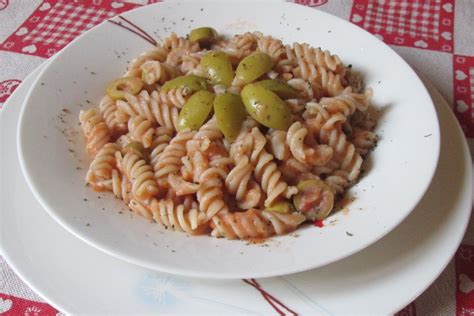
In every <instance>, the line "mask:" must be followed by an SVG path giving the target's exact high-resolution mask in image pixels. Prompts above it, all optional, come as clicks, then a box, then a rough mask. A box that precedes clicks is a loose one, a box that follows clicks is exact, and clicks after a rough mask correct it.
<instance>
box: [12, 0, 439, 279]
mask: <svg viewBox="0 0 474 316" xmlns="http://www.w3.org/2000/svg"><path fill="white" fill-rule="evenodd" d="M203 1H204V3H212V2H213V1H210V0H203ZM229 2H231V3H237V4H240V2H239V1H236V0H231V1H229ZM261 2H262V3H263V2H264V1H261ZM180 3H181V4H186V1H176V2H173V3H169V2H160V3H155V4H153V5H154V6H160V5H163V6H164V5H170V4H173V5H179V4H180ZM278 4H280V5H283V6H285V5H286V6H292V7H293V6H294V7H299V8H301V10H313V9H311V8H308V7H305V6H301V5H298V4H295V3H289V2H279V3H278ZM153 5H152V6H153ZM147 8H149V6H147ZM141 10H145V7H138V8H136V9H133V10H130V11H128V12H126V13H123V14H121V15H123V16H127V15H128V14H131V13H133V12H135V11H141ZM312 12H315V14H321V15H323V16H327V17H330V18H331V19H336V20H339V21H340V22H342V23H344V24H347V25H350V26H351V27H353V28H357V29H358V30H359V31H363V32H365V33H366V35H369V36H370V37H373V38H375V37H374V36H373V35H372V34H371V33H369V32H367V31H366V30H364V29H361V28H358V27H357V26H355V25H353V24H352V23H350V22H349V21H346V20H344V19H342V18H339V17H337V16H334V15H332V14H329V13H326V12H323V11H320V10H313V11H312ZM104 24H106V22H105V21H104V22H103V23H101V24H99V25H97V26H96V27H94V28H92V29H90V30H89V31H87V32H85V33H83V34H81V35H80V36H78V37H77V38H76V39H75V40H73V41H72V42H70V43H69V44H68V45H67V46H66V47H65V48H64V49H63V50H62V51H60V52H59V53H58V54H56V55H55V56H54V57H53V58H52V59H51V61H50V62H49V63H48V64H47V65H45V67H44V69H43V70H42V71H41V73H40V74H39V75H38V77H37V78H36V80H35V81H34V83H33V85H32V87H31V89H30V90H29V92H28V93H27V95H26V98H25V102H24V103H25V106H23V107H22V108H21V112H20V118H19V123H18V128H17V153H18V156H19V161H20V166H21V170H22V173H23V175H24V177H25V178H26V182H27V184H28V186H29V188H30V190H31V191H32V192H33V195H34V196H35V198H36V199H37V200H38V201H39V203H40V204H41V206H42V207H43V208H44V209H45V210H46V211H47V213H48V214H49V215H50V216H51V217H53V218H54V219H55V220H56V221H57V222H58V223H59V224H60V225H61V226H62V227H64V228H65V229H66V230H67V231H69V232H70V233H71V234H73V235H74V236H76V237H77V238H80V239H81V240H83V241H84V242H86V243H88V244H89V245H91V246H93V247H95V248H96V249H99V250H100V251H103V252H105V253H107V254H109V255H112V256H114V257H116V258H119V259H121V260H124V261H127V262H130V263H133V264H135V265H139V266H142V267H145V268H148V269H152V270H157V271H162V272H166V273H171V274H176V275H182V276H187V277H195V278H213V279H240V278H267V277H274V276H281V275H287V274H293V273H299V272H304V271H308V270H311V269H314V268H319V267H323V266H326V265H328V264H331V263H334V262H337V261H340V260H342V259H345V258H347V257H350V256H352V255H353V254H356V253H358V252H360V251H362V250H363V249H365V248H367V247H369V246H371V245H373V244H374V243H376V242H377V241H379V240H380V239H381V238H383V237H384V236H386V235H387V234H388V233H390V232H391V231H392V230H394V229H395V228H396V227H397V226H398V225H400V224H401V223H402V222H403V221H404V220H405V219H406V218H407V217H408V216H409V215H410V214H411V213H412V211H413V210H414V209H415V208H416V206H417V205H418V204H419V202H420V201H421V199H422V198H423V196H424V195H425V193H426V191H427V189H428V188H429V186H430V184H431V182H432V180H433V177H434V175H435V172H436V169H437V166H438V162H439V157H440V149H441V139H440V134H441V132H440V123H439V118H438V114H437V112H436V109H435V106H434V103H433V100H432V98H431V95H430V94H429V92H428V90H427V89H426V87H425V85H424V83H423V82H422V80H421V79H420V77H419V76H418V75H417V73H416V72H415V71H414V69H413V68H412V67H411V66H410V65H409V64H408V63H407V62H406V61H405V60H404V59H403V58H402V57H401V56H400V55H399V54H398V53H397V52H396V51H395V50H394V49H393V48H392V47H390V46H389V45H387V44H385V43H383V42H382V41H378V42H374V43H376V44H378V45H382V46H383V47H385V48H388V49H389V50H390V51H391V52H392V53H393V57H394V58H396V59H398V60H399V61H400V62H401V63H402V64H403V65H405V66H407V69H408V70H409V71H410V72H411V73H412V75H413V79H414V80H415V81H416V82H418V83H419V84H420V86H421V87H422V88H423V91H422V93H423V94H424V95H425V97H427V98H428V99H427V100H429V101H430V107H429V109H430V111H431V112H432V114H434V118H435V119H436V122H433V128H434V129H435V130H433V136H434V137H435V138H436V139H435V140H436V142H435V144H434V146H435V148H434V152H435V153H436V159H434V160H433V164H432V165H431V166H430V167H431V169H430V170H429V172H428V173H429V176H428V177H427V178H426V182H425V183H424V185H423V186H420V188H421V189H420V191H419V194H418V196H417V197H416V198H414V199H413V200H412V203H411V205H412V206H411V207H409V208H407V209H408V211H407V212H406V213H405V214H404V215H403V216H401V217H399V218H398V220H397V221H393V222H391V223H390V225H387V226H388V228H387V229H385V230H383V231H382V230H381V232H378V233H377V234H376V235H377V236H376V237H374V238H372V239H371V240H370V242H365V243H362V244H361V245H359V246H357V247H353V248H352V249H351V250H350V251H346V252H344V253H342V254H339V255H337V256H333V257H332V258H330V259H328V260H325V261H324V262H322V263H318V264H312V265H310V264H308V265H304V266H303V265H300V266H299V267H298V268H292V269H289V268H287V269H283V268H280V270H275V269H273V270H270V271H269V272H260V273H258V274H255V273H247V274H244V273H240V274H238V275H235V274H233V273H230V272H208V271H204V272H202V271H196V270H191V269H189V268H182V267H179V268H177V267H174V266H171V265H169V264H166V263H162V262H157V261H152V260H150V259H149V258H143V257H142V256H134V255H131V254H129V253H127V252H126V251H125V250H121V249H117V248H113V247H112V246H111V245H110V244H108V243H105V242H103V241H97V240H96V239H95V238H94V237H90V236H89V235H87V234H84V233H83V232H81V230H79V229H78V228H77V227H76V225H74V224H72V223H70V222H68V221H67V220H66V219H64V218H63V217H62V216H61V215H60V212H57V211H55V208H54V207H52V206H51V205H50V202H49V201H48V199H46V198H44V197H43V195H42V194H41V193H40V191H39V189H38V184H37V181H36V180H35V179H34V177H32V176H31V172H30V171H31V169H30V168H31V166H29V164H28V163H27V162H26V160H27V158H25V156H27V155H25V154H24V150H25V148H24V146H22V139H23V138H24V132H25V130H24V129H23V128H22V126H23V125H24V124H22V122H23V119H24V116H25V113H26V112H27V108H28V104H32V103H34V102H31V101H30V99H31V98H32V94H33V90H34V88H35V87H36V86H37V83H38V82H39V81H40V80H41V77H42V75H43V74H44V73H45V72H46V71H47V70H48V68H49V67H50V65H52V64H53V62H54V60H55V59H56V58H58V57H59V56H61V55H62V54H64V52H65V51H67V50H68V48H69V46H70V45H74V44H75V43H76V42H77V41H78V40H79V39H81V38H82V37H85V36H87V35H88V34H89V33H90V32H95V31H97V29H98V28H99V27H100V26H103V25H104ZM374 45H375V44H374ZM374 235H375V234H374ZM281 270H284V271H281Z"/></svg>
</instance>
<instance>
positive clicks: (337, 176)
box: [324, 170, 350, 194]
mask: <svg viewBox="0 0 474 316" xmlns="http://www.w3.org/2000/svg"><path fill="white" fill-rule="evenodd" d="M348 178H349V176H348V174H347V172H346V171H344V170H336V171H333V172H332V173H331V174H330V175H328V176H327V177H326V179H324V181H325V182H326V183H327V184H328V185H329V186H330V187H331V188H332V189H333V190H334V192H336V193H337V194H341V193H343V192H344V189H345V188H347V187H348V186H349V184H350V183H349V181H348Z"/></svg>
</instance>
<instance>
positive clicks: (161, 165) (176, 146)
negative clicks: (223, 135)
mask: <svg viewBox="0 0 474 316" xmlns="http://www.w3.org/2000/svg"><path fill="white" fill-rule="evenodd" d="M194 134H196V132H195V131H191V130H190V129H184V130H181V131H179V132H178V134H176V136H175V137H174V138H173V139H172V140H171V141H170V143H169V145H168V146H166V148H165V149H164V150H163V152H162V153H161V154H160V157H159V158H158V161H157V162H156V164H155V178H156V179H157V180H158V183H159V184H160V186H165V187H167V186H168V184H167V182H168V175H169V174H171V173H177V172H179V170H180V168H181V165H182V161H181V158H183V157H184V156H185V155H186V152H187V150H186V143H187V142H188V141H189V140H190V139H192V138H193V137H194Z"/></svg>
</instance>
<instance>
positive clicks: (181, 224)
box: [149, 199, 205, 235]
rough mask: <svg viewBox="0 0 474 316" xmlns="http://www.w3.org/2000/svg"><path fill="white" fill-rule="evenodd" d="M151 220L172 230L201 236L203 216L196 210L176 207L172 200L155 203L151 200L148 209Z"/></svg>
mask: <svg viewBox="0 0 474 316" xmlns="http://www.w3.org/2000/svg"><path fill="white" fill-rule="evenodd" d="M149 209H150V211H151V214H152V218H153V219H154V220H155V221H156V222H157V223H160V224H162V225H163V226H165V227H166V228H171V229H173V230H177V231H181V232H186V233H188V234H190V235H197V234H202V233H203V232H204V229H205V227H204V226H203V225H202V224H203V223H204V220H205V214H204V213H203V212H200V211H198V210H197V209H194V208H193V209H190V210H187V209H186V208H185V206H183V205H176V204H175V203H173V201H172V200H161V201H157V200H156V199H153V200H152V202H151V203H150V207H149Z"/></svg>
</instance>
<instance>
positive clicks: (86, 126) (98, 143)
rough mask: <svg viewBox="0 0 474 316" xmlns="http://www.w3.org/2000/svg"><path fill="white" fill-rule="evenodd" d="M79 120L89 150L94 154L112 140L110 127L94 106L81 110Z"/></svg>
mask: <svg viewBox="0 0 474 316" xmlns="http://www.w3.org/2000/svg"><path fill="white" fill-rule="evenodd" d="M79 121H80V123H81V125H82V130H83V132H84V136H85V137H86V143H87V145H86V147H87V151H88V152H89V153H90V154H91V155H92V156H95V154H96V153H97V152H98V151H99V149H101V148H102V147H103V146H104V145H105V144H107V143H108V142H109V141H110V133H109V128H108V127H107V124H106V123H105V121H104V119H103V118H102V116H100V114H99V113H97V110H96V109H94V108H92V109H88V110H85V111H84V110H81V112H80V113H79Z"/></svg>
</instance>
